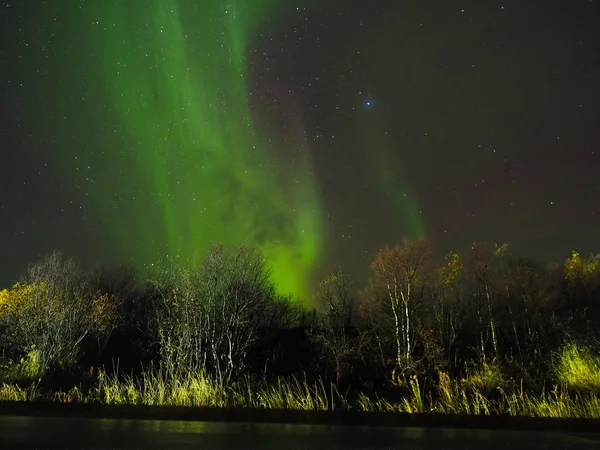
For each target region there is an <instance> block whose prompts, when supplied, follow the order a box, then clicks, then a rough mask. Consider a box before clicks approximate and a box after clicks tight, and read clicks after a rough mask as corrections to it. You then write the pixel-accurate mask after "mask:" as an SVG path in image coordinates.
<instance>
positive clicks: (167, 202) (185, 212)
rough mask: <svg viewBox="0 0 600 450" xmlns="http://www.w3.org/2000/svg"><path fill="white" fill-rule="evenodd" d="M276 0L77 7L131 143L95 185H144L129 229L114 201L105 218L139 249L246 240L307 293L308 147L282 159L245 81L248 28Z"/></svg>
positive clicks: (183, 250)
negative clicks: (117, 216)
mask: <svg viewBox="0 0 600 450" xmlns="http://www.w3.org/2000/svg"><path fill="white" fill-rule="evenodd" d="M269 3H270V2H265V1H263V0H259V1H254V2H241V1H240V2H237V4H236V3H234V2H233V3H228V4H224V3H223V2H221V1H203V2H179V1H175V0H173V1H164V0H161V1H158V0H155V1H148V2H145V3H144V6H143V7H142V8H140V7H139V6H136V5H134V4H132V3H131V2H126V1H121V2H113V3H111V4H108V5H105V4H99V3H98V4H93V5H94V6H93V7H92V8H91V10H90V11H89V12H88V11H85V12H84V13H83V14H82V17H85V21H88V22H91V23H92V24H93V25H94V27H93V28H94V29H93V30H92V33H93V41H94V45H95V46H96V47H97V50H96V51H94V54H96V55H98V56H99V60H100V70H101V73H103V74H106V85H107V87H108V91H109V94H110V96H111V100H112V106H113V112H114V113H117V114H118V117H116V119H117V120H118V125H119V126H120V127H121V129H122V130H123V132H124V133H126V138H125V139H126V142H127V146H128V150H129V151H130V152H131V153H130V156H131V158H130V159H126V160H125V161H124V163H123V165H122V167H119V170H118V172H116V173H114V172H113V173H111V175H110V176H109V177H107V178H106V181H107V183H103V182H97V183H95V184H94V185H93V191H94V194H95V197H96V198H98V202H97V203H98V205H100V206H102V204H103V198H104V197H105V195H106V193H107V192H110V191H111V190H112V187H113V186H114V190H113V192H112V195H113V196H114V197H118V196H119V195H120V194H121V193H122V192H132V191H135V190H136V186H142V187H143V189H142V190H141V192H139V194H137V195H139V197H137V195H136V197H135V198H131V199H130V198H127V199H126V200H123V201H122V202H123V205H124V207H125V208H127V209H129V210H130V211H134V213H133V214H131V215H130V219H129V220H128V221H127V222H126V223H124V224H123V225H124V228H125V230H127V231H126V232H125V233H124V230H123V229H119V228H120V227H115V225H114V223H111V219H112V217H111V216H112V214H111V213H108V214H107V216H108V218H109V220H108V221H107V222H106V225H105V227H106V228H107V229H109V230H111V234H112V235H111V237H112V238H113V240H114V242H116V243H117V245H118V246H119V247H120V248H121V249H122V251H123V252H124V256H127V255H133V258H134V261H139V262H142V261H144V262H147V261H152V260H153V259H155V258H156V257H157V255H161V254H165V253H166V254H168V255H173V256H176V257H181V258H184V259H189V258H190V257H193V256H194V255H195V254H197V253H199V252H203V251H205V250H207V249H208V248H209V247H210V246H211V245H214V244H215V243H224V244H238V243H245V244H249V245H253V246H257V247H258V248H260V249H261V250H262V251H263V252H264V254H265V256H266V257H267V258H268V260H269V262H270V264H271V265H272V268H273V276H274V279H275V280H276V282H277V284H278V285H279V287H280V289H282V290H283V291H291V292H294V293H295V294H296V295H303V296H304V295H306V294H307V291H306V287H307V283H308V278H307V277H308V276H309V274H310V270H311V267H312V265H313V264H314V262H315V260H316V259H317V258H318V257H319V256H320V255H319V248H320V245H321V243H320V239H321V236H322V232H323V231H322V226H323V224H322V218H321V214H322V213H321V206H320V201H319V198H318V193H317V192H316V186H315V183H316V182H315V180H314V171H313V168H312V161H311V157H310V154H309V152H308V151H307V149H306V148H304V145H303V143H302V142H300V141H298V142H297V143H296V144H295V146H296V147H297V148H294V149H291V150H290V152H294V153H296V154H297V156H296V158H295V159H294V162H293V164H291V165H290V166H287V165H285V164H281V163H278V162H277V161H276V154H277V148H276V145H277V144H275V143H270V142H269V140H268V137H264V136H261V135H260V134H258V133H257V132H256V131H255V127H254V118H253V117H252V114H251V112H250V105H249V98H248V97H249V96H248V91H247V87H246V63H245V61H246V58H247V56H246V52H247V44H246V39H247V37H248V36H250V35H251V34H252V30H253V28H254V27H255V26H256V25H255V24H256V23H259V22H260V20H259V19H260V18H261V17H264V16H265V15H268V14H269V13H270V11H269V8H270V7H271V8H272V7H273V5H270V4H269ZM94 19H97V20H95V21H94ZM106 156H107V157H110V155H106ZM103 159H104V158H103ZM99 162H100V164H105V165H106V166H109V161H104V160H102V159H101V161H99ZM94 163H96V164H94V165H95V166H96V165H98V162H96V161H94ZM115 181H116V182H117V183H116V184H115ZM131 236H135V240H131V238H130V237H131ZM124 237H125V240H126V241H127V242H123V241H122V240H123V238H124Z"/></svg>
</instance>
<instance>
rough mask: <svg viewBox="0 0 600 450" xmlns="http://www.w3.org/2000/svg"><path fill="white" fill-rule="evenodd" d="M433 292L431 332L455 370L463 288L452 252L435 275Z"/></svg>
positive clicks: (460, 264) (459, 265) (458, 259)
mask: <svg viewBox="0 0 600 450" xmlns="http://www.w3.org/2000/svg"><path fill="white" fill-rule="evenodd" d="M438 274H439V277H438V278H437V283H436V289H434V290H433V292H432V294H433V299H432V300H433V319H434V324H435V331H436V333H437V335H438V336H439V340H440V341H441V343H442V346H443V352H444V357H445V359H446V360H447V361H452V360H453V367H454V368H456V367H457V366H458V361H457V357H458V355H457V354H456V351H455V345H456V341H457V339H458V333H459V330H460V328H461V325H462V319H461V308H462V301H463V290H464V289H463V284H464V280H465V277H466V274H465V267H464V264H463V261H462V258H461V256H460V255H459V254H458V253H456V252H450V253H448V254H447V255H446V263H445V264H444V265H443V266H442V267H440V269H439V271H438Z"/></svg>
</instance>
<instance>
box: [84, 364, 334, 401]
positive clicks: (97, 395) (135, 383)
mask: <svg viewBox="0 0 600 450" xmlns="http://www.w3.org/2000/svg"><path fill="white" fill-rule="evenodd" d="M98 377H99V384H98V387H96V388H95V389H94V390H93V391H92V393H91V394H90V395H91V396H92V397H93V398H94V399H95V400H96V401H98V402H101V403H104V404H109V405H145V406H193V407H214V408H226V407H232V408H262V409H296V410H311V411H317V410H318V411H327V410H330V409H335V408H336V407H337V406H338V405H341V406H342V407H343V406H344V405H345V399H344V398H343V397H342V396H341V395H340V394H339V393H338V391H337V389H335V388H334V387H332V388H331V390H330V391H329V392H328V390H327V389H326V388H325V385H324V384H323V382H322V381H319V382H317V383H315V384H312V385H311V384H309V383H308V382H306V380H304V381H300V380H298V379H297V378H293V377H292V378H289V379H284V378H281V379H279V380H277V382H276V383H273V384H267V383H265V382H253V381H252V380H251V379H249V378H244V379H242V380H241V381H239V382H237V383H233V384H231V385H229V386H227V385H221V384H220V383H219V382H217V381H216V380H215V379H214V378H213V377H211V376H209V375H207V374H206V373H204V372H196V373H189V374H187V375H185V376H181V377H175V376H167V375H166V374H165V373H164V372H163V371H161V370H156V369H150V370H147V371H144V372H143V373H142V375H141V376H140V377H138V378H135V379H134V378H133V377H131V376H128V375H125V376H122V377H121V378H119V377H117V376H116V375H108V374H106V372H105V371H104V370H100V371H99V373H98ZM336 402H337V403H336Z"/></svg>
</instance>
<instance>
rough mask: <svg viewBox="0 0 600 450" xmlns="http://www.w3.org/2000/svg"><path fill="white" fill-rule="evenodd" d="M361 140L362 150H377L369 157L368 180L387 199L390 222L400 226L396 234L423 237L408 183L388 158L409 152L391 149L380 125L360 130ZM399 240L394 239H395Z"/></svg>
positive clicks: (386, 135) (423, 228) (391, 159)
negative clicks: (362, 138) (370, 176)
mask: <svg viewBox="0 0 600 450" xmlns="http://www.w3.org/2000/svg"><path fill="white" fill-rule="evenodd" d="M388 125H389V126H390V127H391V126H392V124H388ZM390 129H391V128H390ZM363 136H364V137H365V143H364V145H365V147H366V148H370V147H372V146H373V145H377V146H379V148H378V149H377V148H376V149H372V151H370V153H369V154H370V156H371V157H370V158H369V162H370V167H371V171H372V174H373V176H372V178H373V180H376V181H377V183H378V184H379V189H380V191H381V193H382V196H383V197H384V198H387V199H388V204H389V208H390V219H391V220H393V221H394V222H395V223H398V224H399V225H400V228H399V229H398V233H406V234H407V235H408V236H409V237H412V238H421V237H424V236H425V227H424V225H423V219H422V218H421V212H420V210H419V206H418V203H417V201H416V199H415V195H414V193H413V192H412V190H411V189H410V187H409V184H408V182H406V181H404V180H403V179H402V174H403V173H404V172H406V171H404V170H402V168H401V167H398V164H397V162H396V158H393V157H392V155H393V154H394V151H396V152H400V151H402V150H404V151H408V150H409V149H395V148H394V146H393V143H392V142H391V140H390V138H389V135H388V133H386V132H385V127H384V124H374V123H371V124H370V127H369V129H368V130H364V133H363ZM401 237H402V236H398V239H400V238H401Z"/></svg>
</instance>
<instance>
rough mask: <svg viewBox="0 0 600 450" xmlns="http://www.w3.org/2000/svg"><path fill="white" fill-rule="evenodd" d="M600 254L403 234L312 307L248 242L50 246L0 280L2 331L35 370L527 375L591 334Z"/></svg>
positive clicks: (365, 378) (597, 320) (596, 322)
mask: <svg viewBox="0 0 600 450" xmlns="http://www.w3.org/2000/svg"><path fill="white" fill-rule="evenodd" d="M599 262H600V258H599V257H598V256H593V255H592V256H589V257H583V256H581V255H580V254H578V253H576V252H573V253H572V254H571V255H570V256H569V257H568V258H567V259H566V260H565V261H564V263H562V264H555V265H553V266H546V267H542V266H540V265H537V264H535V263H534V262H532V261H531V260H528V259H526V258H516V257H513V256H512V255H511V254H510V252H509V249H508V247H507V245H505V244H503V245H494V246H487V245H484V244H473V245H472V246H471V247H470V249H469V250H468V251H466V252H464V253H463V254H459V253H456V252H451V253H449V254H448V255H447V256H446V258H445V260H444V262H443V263H442V264H436V262H435V260H434V258H433V256H432V251H431V248H429V246H428V244H427V243H426V242H425V241H423V240H404V241H403V242H401V243H397V244H393V245H386V246H384V247H383V248H382V249H380V250H379V252H378V253H377V255H376V257H375V258H374V260H373V261H372V264H371V277H370V280H369V282H368V283H367V285H366V286H356V284H355V283H354V281H353V279H352V277H351V276H350V275H349V274H348V273H346V272H344V271H343V269H341V268H337V269H336V270H334V271H333V273H331V274H330V275H329V276H328V277H326V278H325V279H324V280H322V282H321V283H320V284H319V286H318V289H317V292H316V294H315V300H316V305H317V307H316V308H315V309H314V310H308V309H306V308H305V307H304V306H303V304H302V303H301V302H300V301H299V300H297V299H293V298H292V297H291V296H282V295H280V294H278V293H277V290H276V286H275V285H274V283H273V282H272V280H271V277H270V270H269V266H268V264H267V262H266V261H265V259H264V257H263V255H262V254H261V253H260V252H259V251H258V250H256V249H253V248H249V247H245V246H240V247H234V248H225V247H215V248H213V249H212V250H211V251H209V252H207V253H206V254H205V255H203V256H202V257H201V258H200V260H199V261H198V262H196V263H194V264H185V265H180V264H177V263H175V262H174V261H165V262H163V263H161V264H156V265H154V266H153V268H152V269H151V270H150V271H149V272H148V274H147V275H146V276H145V277H144V278H143V279H140V276H139V275H138V274H136V273H135V272H134V271H133V270H131V269H126V268H109V267H98V268H96V269H94V270H92V271H90V272H84V271H82V270H81V269H80V267H79V266H78V265H77V264H76V263H75V262H74V261H73V260H71V259H68V258H65V257H63V256H62V255H61V254H60V253H53V254H51V255H49V256H48V257H46V258H44V259H42V260H41V261H38V262H36V263H34V264H33V265H32V266H31V267H30V268H29V269H28V270H27V272H26V273H25V274H24V276H23V277H22V278H21V279H20V280H19V282H17V283H15V284H14V285H13V286H12V287H10V288H7V289H4V290H1V291H0V346H1V348H2V359H3V361H4V362H5V363H6V361H19V360H20V359H21V358H23V357H24V356H26V355H28V354H31V353H32V352H35V353H36V355H38V358H39V360H40V376H43V375H44V374H46V375H48V374H52V373H54V372H56V371H57V370H58V371H59V372H60V371H64V370H76V368H80V369H81V370H83V368H85V367H88V366H90V365H98V364H101V363H109V362H111V361H114V360H115V359H118V360H119V361H121V364H123V366H122V367H128V368H130V369H131V370H135V369H140V368H141V367H140V366H141V365H143V364H150V363H151V362H152V363H155V364H159V365H160V367H161V368H163V369H164V370H165V371H166V372H167V373H171V374H184V373H186V372H191V371H198V370H202V371H205V372H207V373H209V374H211V376H213V377H214V378H215V379H216V380H218V381H219V382H220V383H222V384H227V383H231V382H234V381H235V380H236V379H238V378H239V377H240V376H242V375H253V376H256V377H262V378H266V379H269V378H270V377H273V378H274V377H277V376H281V375H301V376H306V377H317V376H325V377H326V378H327V379H329V380H330V381H331V382H332V383H336V384H337V385H340V386H341V385H348V386H350V385H353V386H357V385H359V386H361V389H369V388H371V389H373V390H376V389H379V388H380V387H382V386H388V387H390V386H394V385H402V384H405V383H407V380H409V379H411V377H414V376H419V377H424V378H426V379H427V378H431V379H433V378H435V376H436V373H438V372H439V371H441V370H443V371H444V373H448V374H450V375H451V376H453V377H457V378H460V377H462V376H465V373H466V372H468V371H469V370H473V368H476V367H482V366H485V365H490V364H494V365H496V366H497V367H499V368H500V369H501V370H502V371H503V373H504V374H505V376H506V377H512V378H514V379H521V380H524V382H525V383H528V384H529V385H530V386H531V387H532V388H535V387H540V386H543V383H544V380H545V379H546V378H547V377H548V371H549V370H550V366H551V362H552V358H553V355H554V354H555V352H556V351H557V349H558V348H559V347H560V346H561V345H563V344H564V343H565V342H578V343H582V344H585V345H586V346H589V347H592V348H594V347H595V348H597V346H598V345H599V344H600V302H599V300H600V268H599Z"/></svg>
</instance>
